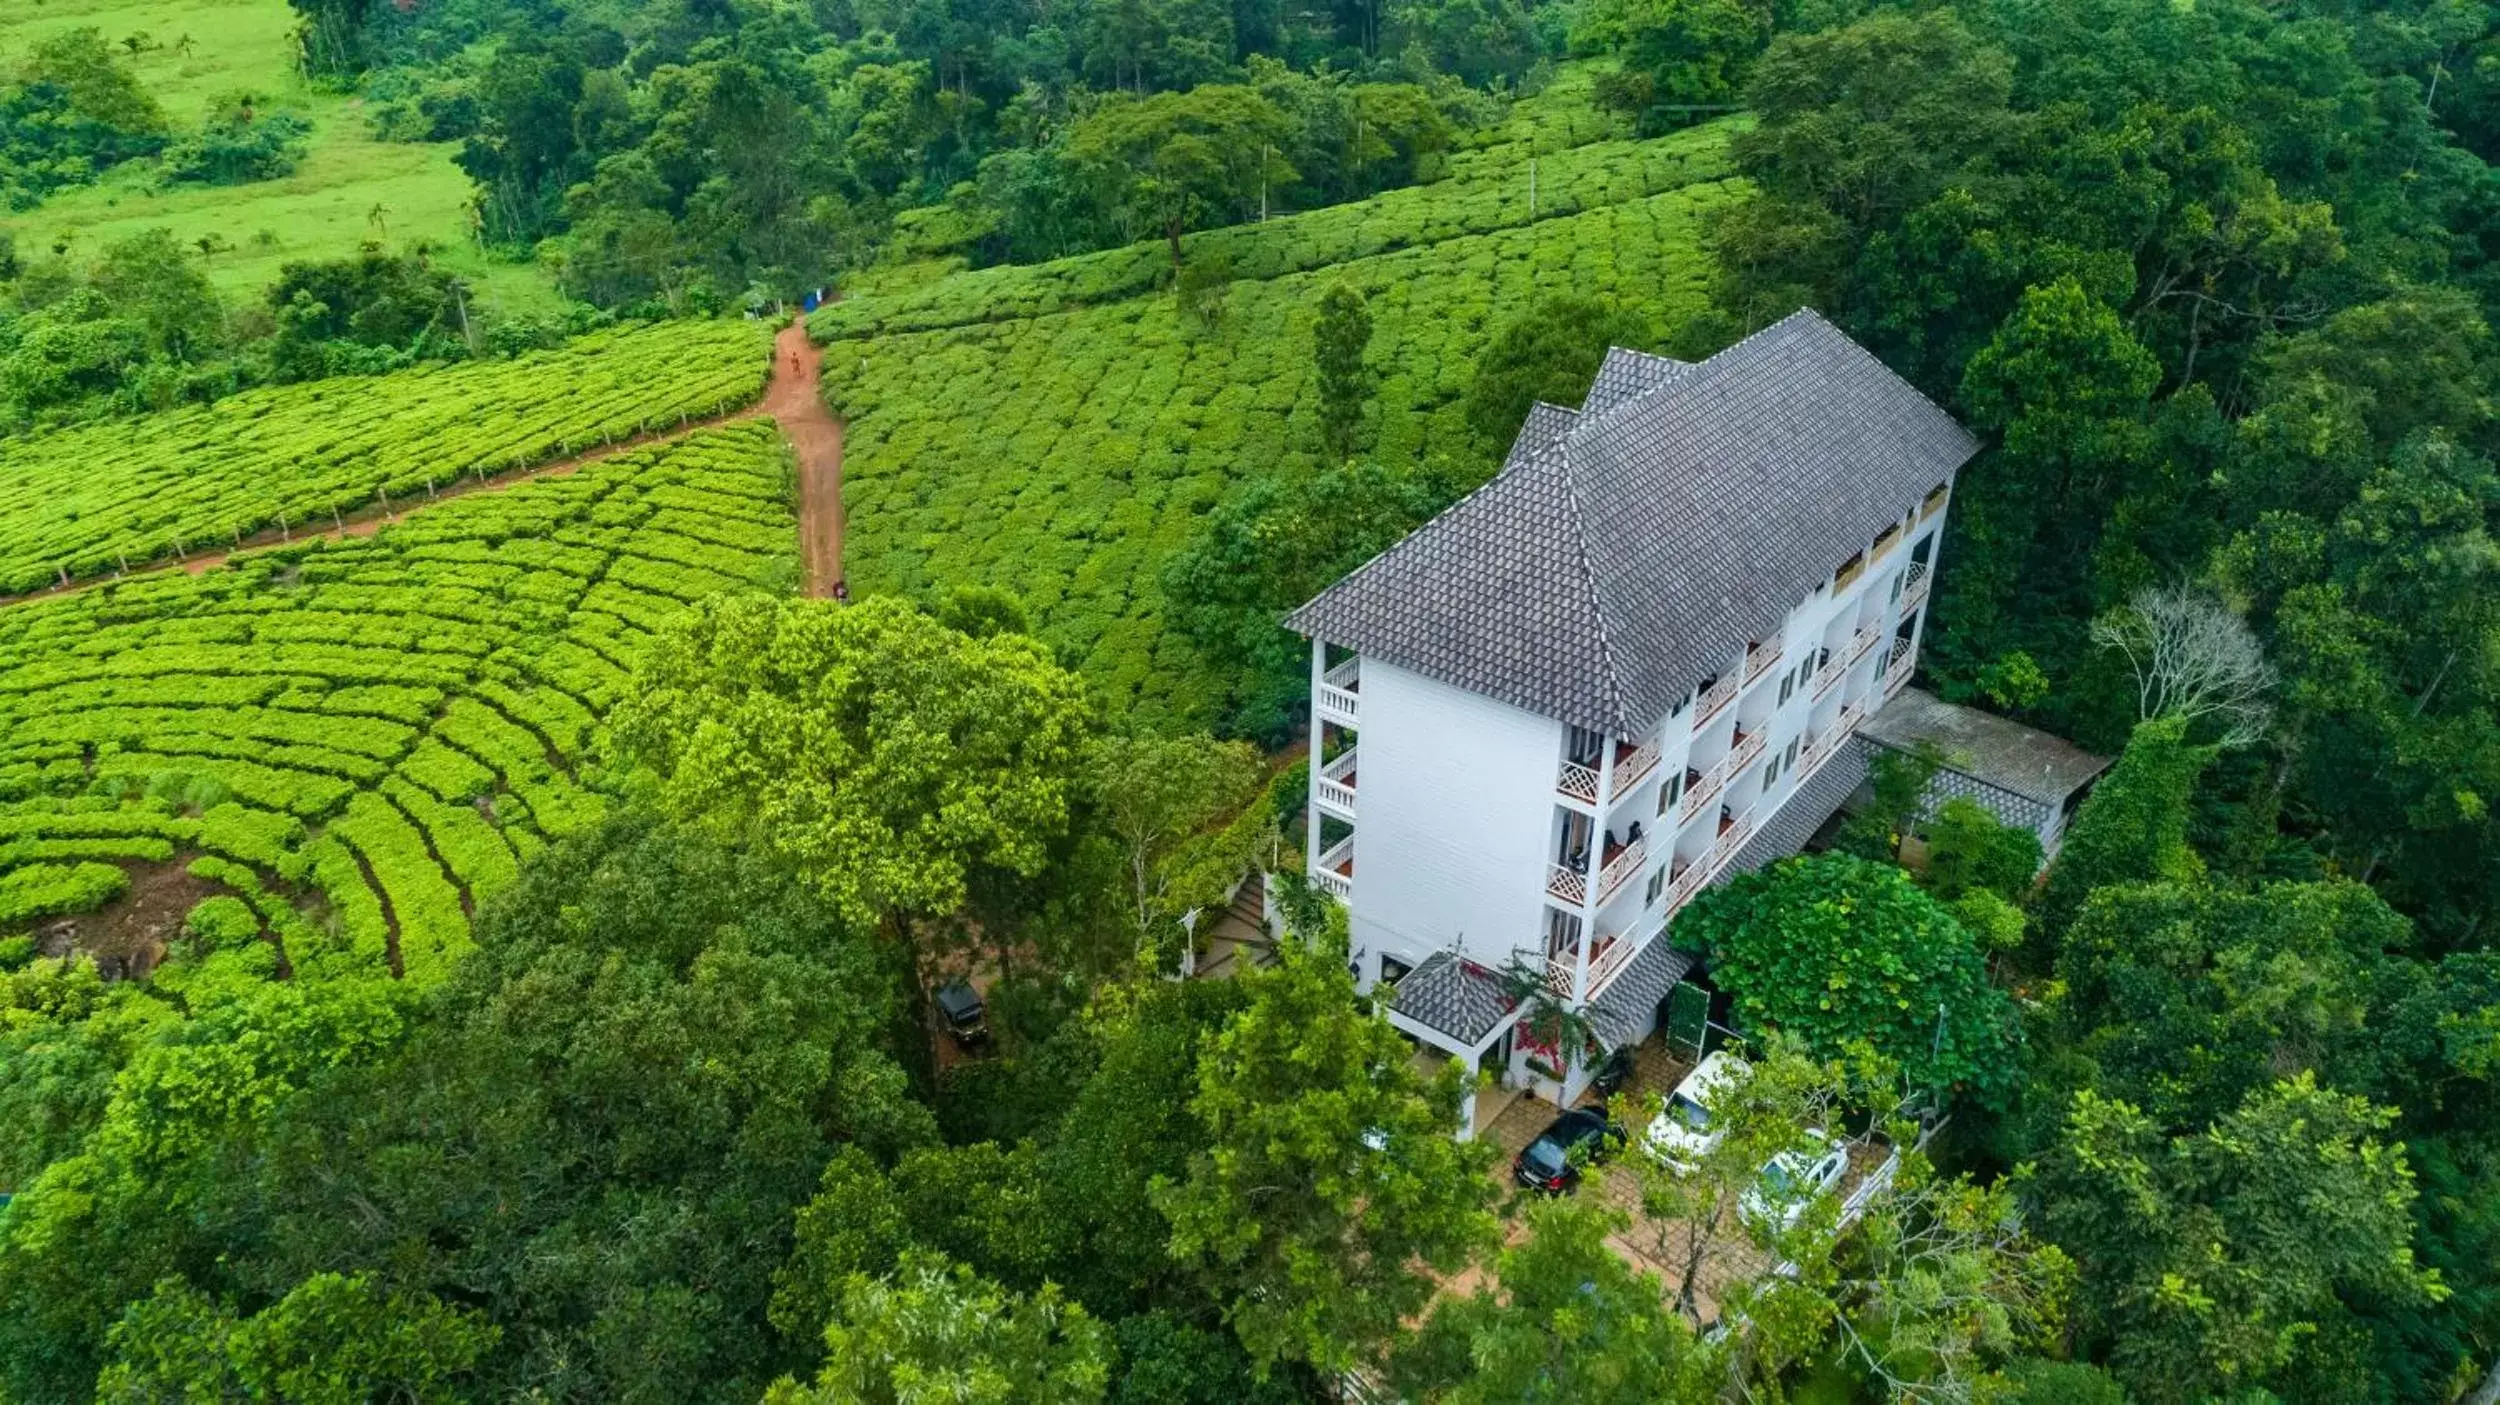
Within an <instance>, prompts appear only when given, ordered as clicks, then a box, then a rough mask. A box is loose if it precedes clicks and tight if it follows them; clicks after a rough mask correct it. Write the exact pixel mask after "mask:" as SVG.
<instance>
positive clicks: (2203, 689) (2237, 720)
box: [2092, 585, 2274, 746]
mask: <svg viewBox="0 0 2500 1405" xmlns="http://www.w3.org/2000/svg"><path fill="white" fill-rule="evenodd" d="M2092 642H2093V643H2095V644H2098V645H2100V646H2101V647H2102V648H2104V649H2116V650H2117V651H2119V652H2120V653H2122V654H2125V655H2126V656H2127V662H2128V663H2129V664H2130V665H2132V666H2133V667H2134V669H2135V689H2136V711H2137V714H2138V716H2140V717H2142V718H2145V719H2148V720H2149V719H2151V718H2155V717H2184V718H2187V719H2188V720H2189V721H2191V722H2195V721H2200V720H2203V719H2206V718H2211V719H2213V720H2214V722H2215V723H2216V724H2217V725H2219V726H2220V727H2221V728H2222V738H2221V741H2222V745H2224V746H2247V745H2249V744H2250V743H2252V742H2255V741H2257V740H2259V739H2260V738H2262V737H2264V736H2265V734H2266V724H2267V722H2268V721H2270V720H2271V719H2272V718H2273V716H2274V704H2273V703H2272V701H2271V700H2270V698H2269V695H2270V694H2271V693H2273V691H2274V666H2273V665H2272V664H2269V663H2267V662H2266V656H2265V650H2264V649H2262V648H2261V647H2259V645H2258V643H2257V635H2256V633H2255V632H2254V631H2253V630H2251V629H2250V628H2249V627H2248V622H2247V621H2246V620H2243V619H2241V618H2240V617H2239V616H2238V615H2237V614H2235V613H2233V612H2232V610H2231V607H2230V606H2228V605H2226V604H2224V603H2223V602H2222V600H2221V598H2220V597H2218V596H2216V595H2214V594H2213V593H2212V592H2210V591H2206V590H2200V589H2198V588H2196V587H2194V586H2189V585H2173V586H2161V587H2152V586H2147V587H2146V588H2144V589H2142V590H2139V591H2137V592H2136V593H2135V595H2134V597H2133V598H2132V599H2130V600H2129V601H2128V602H2127V604H2126V607H2125V608H2124V609H2119V610H2113V611H2111V612H2110V613H2109V614H2106V615H2104V616H2102V617H2101V618H2099V619H2097V620H2094V621H2093V622H2092Z"/></svg>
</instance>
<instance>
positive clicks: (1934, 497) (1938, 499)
mask: <svg viewBox="0 0 2500 1405" xmlns="http://www.w3.org/2000/svg"><path fill="white" fill-rule="evenodd" d="M1946 491H1947V490H1946V488H1945V486H1944V485H1943V484H1942V483H1939V484H1937V485H1936V486H1935V487H1934V488H1933V489H1931V490H1929V492H1928V494H1927V500H1926V501H1925V502H1922V503H1920V504H1919V505H1918V520H1919V521H1921V522H1924V521H1926V520H1927V519H1928V518H1930V517H1933V516H1935V515H1936V514H1937V513H1939V512H1942V511H1944V500H1945V494H1946Z"/></svg>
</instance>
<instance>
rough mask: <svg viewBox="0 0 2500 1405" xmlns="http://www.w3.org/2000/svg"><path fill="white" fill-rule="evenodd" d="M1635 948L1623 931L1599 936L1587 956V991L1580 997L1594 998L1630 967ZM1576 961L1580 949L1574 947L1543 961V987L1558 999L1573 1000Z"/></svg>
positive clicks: (1576, 972) (1555, 953)
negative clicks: (1625, 968) (1624, 969)
mask: <svg viewBox="0 0 2500 1405" xmlns="http://www.w3.org/2000/svg"><path fill="white" fill-rule="evenodd" d="M1635 945H1636V943H1634V942H1633V940H1632V939H1631V936H1630V935H1629V934H1628V933H1624V932H1617V933H1614V934H1613V935H1611V936H1604V937H1599V938H1598V939H1597V945H1596V946H1595V947H1594V948H1592V950H1591V954H1590V956H1589V984H1588V990H1587V993H1586V994H1585V995H1583V996H1582V997H1581V998H1582V999H1586V1000H1594V999H1596V998H1597V993H1598V992H1599V991H1601V990H1604V989H1605V988H1606V986H1607V983H1608V982H1610V981H1612V980H1613V979H1614V978H1615V977H1617V976H1619V975H1621V974H1623V968H1624V967H1626V966H1629V965H1631V964H1632V956H1633V948H1634V946H1635ZM1579 959H1580V949H1579V948H1578V947H1577V946H1566V947H1564V948H1563V949H1562V950H1560V951H1557V952H1554V953H1553V954H1551V955H1549V956H1547V957H1546V958H1545V984H1546V986H1547V988H1548V989H1550V990H1552V991H1553V992H1554V994H1555V995H1556V996H1557V997H1559V998H1561V999H1564V1000H1569V999H1571V998H1572V986H1573V984H1574V982H1575V979H1576V978H1577V976H1578V975H1579V971H1578V969H1577V968H1578V964H1579Z"/></svg>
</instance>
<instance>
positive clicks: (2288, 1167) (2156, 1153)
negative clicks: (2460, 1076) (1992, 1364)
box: [2035, 1074, 2446, 1402]
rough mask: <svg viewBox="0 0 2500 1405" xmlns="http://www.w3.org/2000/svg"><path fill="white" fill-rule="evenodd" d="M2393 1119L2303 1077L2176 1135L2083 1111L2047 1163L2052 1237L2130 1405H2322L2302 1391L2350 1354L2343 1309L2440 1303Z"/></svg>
mask: <svg viewBox="0 0 2500 1405" xmlns="http://www.w3.org/2000/svg"><path fill="white" fill-rule="evenodd" d="M2393 1116H2394V1114H2393V1113H2392V1112H2391V1111H2389V1110H2388V1109H2384V1108H2379V1107H2375V1106H2373V1105H2371V1104H2370V1102H2369V1101H2368V1100H2367V1099H2364V1098H2358V1097H2351V1096H2347V1095H2343V1094H2339V1093H2334V1092H2329V1091H2327V1090H2325V1089H2321V1088H2319V1087H2318V1086H2317V1085H2316V1083H2315V1082H2314V1081H2313V1080H2312V1079H2311V1078H2310V1076H2309V1075H2307V1074H2303V1075H2301V1076H2300V1077H2299V1078H2297V1079H2294V1080H2291V1081H2288V1082H2283V1083H2278V1084H2275V1085H2272V1086H2270V1087H2265V1088H2260V1089H2258V1090H2256V1091H2255V1092H2252V1093H2251V1094H2250V1095H2249V1096H2248V1098H2247V1099H2246V1101H2244V1102H2243V1103H2242V1104H2240V1105H2239V1106H2238V1107H2236V1108H2234V1109H2233V1110H2232V1111H2231V1112H2229V1113H2228V1114H2227V1115H2226V1116H2224V1117H2222V1118H2219V1119H2217V1120H2216V1121H2215V1122H2214V1123H2213V1125H2212V1126H2211V1127H2210V1128H2207V1129H2203V1130H2199V1131H2195V1132H2192V1133H2189V1134H2186V1135H2179V1136H2169V1135H2165V1134H2164V1133H2163V1132H2162V1131H2161V1129H2160V1128H2159V1127H2158V1126H2156V1125H2155V1124H2154V1123H2153V1122H2152V1120H2151V1119H2149V1118H2148V1117H2147V1116H2146V1115H2145V1114H2144V1113H2143V1112H2142V1111H2141V1110H2139V1109H2138V1108H2136V1107H2134V1106H2133V1105H2131V1104H2129V1103H2126V1102H2123V1101H2116V1100H2110V1099H2104V1098H2101V1097H2099V1096H2097V1095H2095V1094H2092V1093H2089V1092H2086V1093H2081V1094H2078V1095H2077V1096H2076V1098H2075V1102H2074V1105H2073V1108H2072V1110H2071V1111H2070V1112H2069V1114H2068V1116H2067V1122H2066V1127H2065V1131H2064V1134H2063V1136H2062V1137H2061V1139H2060V1141H2059V1144H2058V1146H2057V1148H2056V1149H2055V1150H2054V1151H2053V1152H2052V1153H2051V1154H2050V1155H2049V1156H2048V1157H2047V1158H2046V1159H2045V1160H2044V1161H2043V1162H2042V1164H2041V1169H2040V1178H2039V1181H2038V1184H2037V1189H2036V1192H2035V1193H2036V1195H2037V1197H2038V1203H2039V1206H2040V1217H2041V1218H2040V1223H2041V1228H2042V1230H2043V1231H2044V1232H2045V1233H2046V1234H2047V1235H2048V1236H2049V1237H2050V1238H2051V1239H2053V1240H2054V1241H2056V1242H2057V1243H2058V1244H2060V1245H2061V1246H2063V1247H2064V1248H2065V1249H2066V1250H2067V1251H2068V1252H2069V1253H2071V1254H2073V1255H2074V1257H2075V1259H2076V1260H2077V1261H2078V1263H2079V1264H2080V1265H2081V1268H2082V1274H2083V1278H2082V1288H2083V1291H2082V1292H2080V1293H2079V1294H2078V1295H2077V1298H2076V1301H2077V1303H2078V1305H2079V1306H2080V1307H2081V1309H2082V1317H2083V1326H2084V1329H2085V1333H2086V1340H2087V1342H2088V1343H2089V1344H2091V1345H2092V1346H2094V1347H2095V1348H2097V1349H2100V1350H2105V1351H2106V1352H2107V1353H2108V1359H2109V1360H2110V1362H2111V1365H2112V1366H2113V1367H2114V1368H2115V1370H2116V1371H2117V1373H2118V1375H2119V1377H2120V1378H2121V1379H2122V1380H2123V1381H2125V1383H2126V1385H2127V1388H2128V1389H2129V1390H2130V1391H2132V1392H2133V1393H2134V1395H2135V1398H2137V1399H2139V1400H2144V1401H2148V1402H2168V1401H2191V1400H2203V1399H2213V1398H2217V1397H2224V1396H2228V1395H2230V1394H2232V1393H2234V1392H2245V1391H2247V1390H2249V1389H2250V1388H2252V1387H2273V1388H2275V1389H2277V1390H2278V1392H2280V1393H2283V1394H2284V1396H2285V1398H2294V1399H2299V1398H2318V1397H2316V1396H2315V1395H2312V1394H2310V1393H2309V1392H2308V1391H2307V1390H2305V1389H2303V1388H2301V1387H2299V1386H2296V1385H2293V1384H2291V1383H2290V1382H2291V1381H2292V1380H2295V1379H2298V1373H2299V1372H2300V1371H2301V1369H2302V1365H2303V1363H2302V1361H2301V1358H2302V1355H2303V1353H2304V1352H2306V1351H2309V1350H2311V1349H2312V1348H2313V1347H2318V1346H2321V1345H2322V1346H2323V1347H2324V1348H2325V1349H2326V1350H2328V1351H2334V1350H2339V1349H2341V1348H2342V1346H2343V1344H2344V1342H2345V1331H2347V1330H2348V1329H2349V1328H2350V1326H2351V1321H2352V1319H2351V1317H2350V1314H2351V1312H2352V1308H2351V1307H2350V1306H2348V1304H2352V1303H2361V1302H2376V1303H2383V1304H2391V1305H2392V1304H2425V1303H2430V1302H2433V1301H2436V1300H2437V1299H2438V1298H2439V1297H2440V1296H2441V1295H2442V1294H2444V1292H2445V1291H2446V1290H2445V1289H2444V1287H2443V1286H2442V1284H2441V1282H2440V1279H2439V1277H2438V1275H2437V1274H2436V1273H2434V1272H2430V1271H2427V1270H2425V1269H2423V1268H2422V1267H2421V1266H2420V1265H2418V1264H2417V1263H2416V1262H2415V1260H2414V1254H2413V1249H2412V1229H2413V1226H2412V1216H2411V1210H2412V1205H2413V1200H2414V1195H2415V1190H2414V1184H2413V1175H2412V1172H2411V1169H2410V1167H2409V1165H2408V1159H2407V1157H2406V1154H2405V1151H2404V1148H2403V1147H2402V1146H2401V1145H2395V1144H2390V1143H2389V1142H2387V1141H2385V1140H2383V1139H2382V1137H2381V1135H2380V1134H2381V1133H2382V1132H2383V1131H2384V1129H2385V1128H2386V1126H2387V1124H2388V1122H2389V1121H2390V1120H2392V1118H2393ZM2322 1328H2324V1329H2327V1330H2326V1331H2325V1332H2324V1334H2323V1335H2322V1334H2321V1329H2322ZM2338 1329H2342V1330H2338ZM2314 1365H2315V1369H2318V1370H2321V1371H2323V1372H2324V1373H2326V1374H2328V1375H2330V1376H2331V1375H2334V1374H2337V1373H2340V1372H2341V1371H2342V1369H2343V1366H2342V1363H2340V1362H2337V1361H2334V1360H2332V1359H2331V1358H2330V1359H2329V1360H2327V1361H2324V1362H2318V1363H2315V1364H2314ZM2287 1373H2288V1374H2287ZM2337 1393H2338V1394H2339V1395H2340V1394H2342V1393H2343V1388H2342V1387H2338V1389H2337Z"/></svg>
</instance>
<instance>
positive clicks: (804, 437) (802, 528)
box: [762, 322, 842, 600]
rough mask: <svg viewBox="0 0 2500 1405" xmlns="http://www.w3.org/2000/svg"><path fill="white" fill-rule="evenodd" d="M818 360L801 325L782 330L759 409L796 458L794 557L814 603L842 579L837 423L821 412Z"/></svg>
mask: <svg viewBox="0 0 2500 1405" xmlns="http://www.w3.org/2000/svg"><path fill="white" fill-rule="evenodd" d="M823 361H824V353H823V352H822V351H820V350H819V349H818V348H817V346H816V344H815V343H813V342H811V341H809V340H808V339H807V327H806V324H805V323H804V322H793V323H791V324H790V325H789V326H787V327H785V328H783V329H782V332H781V336H780V337H779V339H777V340H776V341H775V342H774V343H773V379H772V388H771V389H769V390H767V391H765V392H764V404H763V406H762V409H763V411H764V413H765V414H767V415H770V416H772V418H773V420H774V422H775V423H777V424H779V425H780V426H781V433H782V436H783V437H784V438H786V439H788V440H789V441H790V448H791V449H792V451H793V452H795V453H796V455H797V457H798V474H799V554H800V557H801V559H802V560H804V561H805V562H806V564H807V593H808V594H809V595H812V596H815V597H816V598H818V599H820V600H821V599H826V598H828V597H830V596H831V595H832V594H833V587H834V584H835V583H836V582H838V581H840V580H841V579H842V422H841V421H840V420H837V419H835V418H834V417H833V412H832V411H831V410H828V409H826V408H825V398H824V392H823V386H822V383H821V381H820V380H819V376H818V372H819V368H820V367H821V366H822V364H823Z"/></svg>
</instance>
